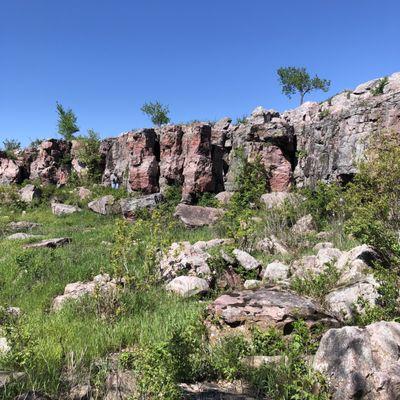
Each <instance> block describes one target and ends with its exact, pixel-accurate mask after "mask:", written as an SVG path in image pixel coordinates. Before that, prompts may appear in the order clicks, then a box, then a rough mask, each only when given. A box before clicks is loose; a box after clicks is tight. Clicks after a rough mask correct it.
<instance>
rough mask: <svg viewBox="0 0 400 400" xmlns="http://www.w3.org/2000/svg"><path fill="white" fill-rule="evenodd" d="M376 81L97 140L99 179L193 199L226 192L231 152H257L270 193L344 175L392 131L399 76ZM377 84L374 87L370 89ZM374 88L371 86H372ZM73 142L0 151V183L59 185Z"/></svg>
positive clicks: (75, 164)
mask: <svg viewBox="0 0 400 400" xmlns="http://www.w3.org/2000/svg"><path fill="white" fill-rule="evenodd" d="M381 83H382V80H379V79H376V80H373V81H370V82H367V83H364V84H362V85H360V86H358V87H357V88H356V89H355V90H352V91H351V90H348V91H344V92H342V93H340V94H338V95H336V96H334V97H332V98H331V99H329V100H327V101H324V102H322V103H312V102H307V103H304V104H303V105H302V106H301V107H298V108H296V109H294V110H290V111H286V112H284V113H279V112H277V111H274V110H265V109H263V108H262V107H258V108H256V109H255V110H254V111H253V113H252V114H251V116H249V117H248V118H247V119H246V122H245V123H242V124H240V125H234V124H232V120H231V119H229V118H224V119H222V120H220V121H218V122H217V123H214V124H210V123H192V124H188V125H168V126H164V127H162V128H155V129H142V130H137V131H132V132H128V133H125V134H122V135H121V136H119V137H116V138H109V139H106V140H104V141H103V142H102V143H101V146H100V149H99V151H100V154H101V156H102V159H103V174H102V182H103V184H105V185H110V184H111V179H112V178H113V179H116V180H117V181H119V183H120V185H122V186H124V187H126V188H127V189H128V191H139V192H143V193H146V194H150V193H156V192H159V191H161V192H162V191H163V190H164V189H165V188H166V187H167V186H168V185H171V184H179V185H182V188H183V190H182V201H184V202H186V203H192V202H195V200H196V198H197V197H198V196H199V195H200V194H201V193H204V192H216V193H217V192H221V191H224V190H228V191H231V190H234V189H235V185H234V177H235V171H236V170H237V157H236V156H235V155H236V150H237V149H239V148H241V149H243V151H244V154H245V156H246V157H247V158H248V159H249V160H251V159H254V158H255V157H259V158H260V160H261V162H262V164H263V165H264V167H265V169H266V172H267V178H266V182H265V184H266V188H267V189H268V190H270V191H272V192H282V191H287V190H288V189H289V188H290V186H291V185H297V186H300V187H301V186H313V185H314V184H315V183H316V182H317V181H321V180H322V181H332V180H336V179H339V180H342V181H344V182H346V181H348V180H350V179H351V178H352V176H353V175H354V173H355V172H356V168H357V167H356V166H357V161H358V160H359V159H360V157H362V154H363V151H364V149H365V147H366V146H367V145H368V138H369V137H370V135H371V134H373V133H379V132H381V131H384V130H394V131H396V132H400V73H395V74H393V75H392V76H390V77H389V78H388V79H387V82H386V84H385V85H380V84H381ZM378 86H379V88H378ZM378 89H379V90H378ZM75 147H76V144H74V143H69V142H65V141H62V140H54V139H52V140H47V141H44V142H43V143H42V144H41V145H40V146H39V148H38V149H31V148H29V149H26V150H24V151H22V152H20V153H18V154H16V155H15V157H11V158H10V157H9V156H8V155H7V154H6V153H0V184H9V183H20V182H22V181H23V180H24V179H27V178H29V179H31V180H40V181H41V182H42V183H55V184H58V185H62V184H65V183H66V182H67V181H68V179H69V176H70V173H71V171H73V170H75V171H76V172H78V173H79V169H80V168H82V165H81V164H80V163H79V161H78V160H77V159H76V157H75V152H74V148H75Z"/></svg>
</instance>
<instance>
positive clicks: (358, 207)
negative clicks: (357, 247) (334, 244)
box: [343, 131, 400, 262]
mask: <svg viewBox="0 0 400 400" xmlns="http://www.w3.org/2000/svg"><path fill="white" fill-rule="evenodd" d="M399 181H400V137H399V135H398V134H397V132H392V131H384V132H379V133H377V134H374V135H372V136H371V139H370V142H369V144H368V148H367V150H366V151H365V159H364V160H363V161H362V162H360V164H359V172H358V174H357V175H356V176H355V178H354V181H353V182H351V183H350V184H349V185H348V186H347V189H346V191H345V192H344V195H343V199H344V201H343V208H344V212H345V217H346V219H347V220H346V223H345V230H346V232H347V233H350V234H352V235H353V236H354V237H356V238H357V239H359V240H361V241H362V242H364V243H368V244H370V245H372V246H374V247H375V248H376V249H378V250H379V251H380V252H381V253H382V255H383V256H384V258H385V259H386V260H387V261H388V262H389V261H390V260H392V261H393V258H395V259H398V257H400V246H399V242H398V238H397V232H398V231H399V229H400V185H399V184H398V183H399Z"/></svg>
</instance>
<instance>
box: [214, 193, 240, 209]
mask: <svg viewBox="0 0 400 400" xmlns="http://www.w3.org/2000/svg"><path fill="white" fill-rule="evenodd" d="M234 194H235V192H220V193H218V194H216V195H215V198H216V199H217V200H218V201H219V203H220V204H222V205H224V206H226V205H227V204H229V202H230V201H231V198H232V196H233V195H234Z"/></svg>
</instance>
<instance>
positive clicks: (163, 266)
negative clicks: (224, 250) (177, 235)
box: [160, 242, 211, 282]
mask: <svg viewBox="0 0 400 400" xmlns="http://www.w3.org/2000/svg"><path fill="white" fill-rule="evenodd" d="M203 243H204V242H203ZM205 250H206V249H205V246H204V245H203V244H201V245H200V246H199V245H197V244H194V245H191V244H190V243H189V242H180V243H172V245H171V246H170V248H169V249H168V251H167V252H166V253H165V254H164V255H163V257H162V259H161V262H160V275H161V278H162V279H163V280H164V281H166V282H170V281H171V280H173V279H174V278H176V277H178V276H180V275H190V276H197V277H200V278H204V279H206V280H208V281H209V280H210V279H211V269H210V267H209V265H208V263H207V260H208V259H209V258H210V255H209V254H208V253H207V252H206V251H205Z"/></svg>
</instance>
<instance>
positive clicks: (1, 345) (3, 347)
mask: <svg viewBox="0 0 400 400" xmlns="http://www.w3.org/2000/svg"><path fill="white" fill-rule="evenodd" d="M10 350H11V347H10V344H9V343H8V341H7V338H6V337H0V357H1V356H2V355H4V354H7V353H8V352H9V351H10Z"/></svg>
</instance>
